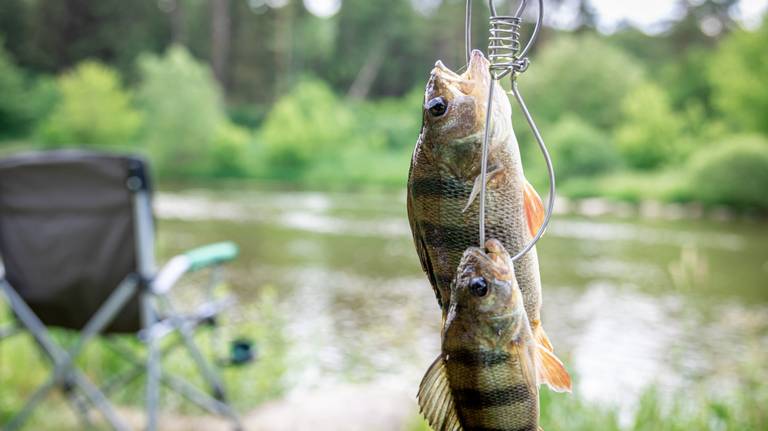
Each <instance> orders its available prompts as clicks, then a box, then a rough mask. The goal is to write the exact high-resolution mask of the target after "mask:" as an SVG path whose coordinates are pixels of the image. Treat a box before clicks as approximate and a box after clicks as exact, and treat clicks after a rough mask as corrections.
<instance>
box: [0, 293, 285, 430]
mask: <svg viewBox="0 0 768 431" xmlns="http://www.w3.org/2000/svg"><path fill="white" fill-rule="evenodd" d="M231 311H232V313H228V314H229V315H234V318H233V319H231V320H230V321H227V320H226V319H225V318H223V319H222V325H221V328H220V329H219V332H218V333H217V337H220V339H221V340H224V342H223V343H222V344H223V345H224V346H223V347H224V348H223V349H221V350H224V351H217V352H216V355H212V353H213V350H212V349H211V348H210V343H209V341H210V337H209V334H208V333H207V332H208V331H207V330H206V329H204V328H203V329H201V330H200V331H198V332H199V333H198V335H197V338H198V342H199V344H200V346H201V348H202V349H203V350H204V353H206V355H207V356H208V357H212V356H218V357H222V356H224V355H225V354H226V349H227V348H228V345H227V341H229V340H232V339H234V338H237V337H242V336H245V337H248V338H251V339H253V340H254V341H255V343H256V348H257V352H258V359H257V360H256V361H255V362H254V363H251V364H248V365H245V366H241V367H226V368H224V369H223V370H222V377H223V379H224V383H225V386H226V389H227V391H228V396H229V398H230V399H231V400H233V403H234V406H235V408H236V409H237V410H239V411H248V410H250V409H252V408H254V407H255V406H257V405H258V404H260V403H263V402H265V401H268V400H271V399H275V398H279V397H280V396H282V395H283V393H284V391H285V389H286V388H285V383H284V381H283V376H284V375H285V372H286V370H287V369H288V366H289V364H287V363H286V352H287V348H288V342H287V340H286V338H285V336H284V335H283V332H282V330H281V328H282V327H283V324H284V321H283V318H282V316H281V314H280V313H279V312H278V310H277V308H276V303H275V295H274V290H273V289H272V288H270V287H264V288H262V290H261V294H260V295H259V297H258V299H257V300H256V301H255V302H254V303H253V304H252V305H248V306H238V307H237V308H235V309H233V310H231ZM9 322H10V315H9V314H8V313H7V307H6V306H5V303H4V302H0V326H3V325H4V324H7V323H9ZM52 336H53V337H54V339H55V340H56V341H57V342H59V343H61V344H63V345H69V344H71V343H72V342H73V341H74V340H75V339H76V337H75V335H74V334H73V333H70V332H68V331H63V330H54V331H53V332H52ZM167 338H168V340H166V343H168V342H172V341H173V340H172V338H173V337H172V336H171V337H167ZM122 341H123V344H124V345H127V347H128V348H129V349H130V350H132V351H134V352H135V353H136V354H139V355H141V354H142V353H143V349H142V347H141V345H140V344H139V343H138V342H137V341H135V340H122ZM186 353H187V352H186V351H185V350H184V349H177V350H175V351H173V353H171V354H169V355H166V356H165V357H164V358H163V369H164V370H165V371H166V372H169V373H172V374H174V375H176V376H178V377H181V378H182V379H184V380H186V381H188V382H190V383H192V384H194V385H196V386H198V387H201V388H204V386H202V380H201V378H200V376H199V373H198V372H197V369H196V368H195V366H194V364H193V362H192V361H191V360H190V358H189V356H188V355H187V354H186ZM77 363H78V366H79V367H80V368H81V369H82V370H87V375H88V377H89V378H90V379H91V380H92V381H94V382H104V381H105V379H106V378H107V377H108V376H110V375H113V374H114V373H116V372H119V371H121V370H127V369H128V368H129V365H128V363H127V362H126V361H124V360H123V359H122V358H121V357H120V354H119V353H117V352H115V351H114V349H112V348H110V347H108V343H107V342H106V341H104V340H96V341H95V342H93V343H92V344H90V345H89V346H88V347H87V349H86V350H85V351H84V352H83V354H82V355H81V356H80V357H79V359H78V361H77ZM49 374H50V366H49V364H48V361H47V360H45V359H44V358H43V357H42V356H41V355H40V353H39V352H38V350H37V349H36V348H35V345H34V341H33V340H32V337H31V336H29V335H28V334H26V333H22V334H18V335H15V336H12V337H10V338H7V339H5V340H2V342H0V382H1V383H0V384H1V387H2V390H0V424H2V423H6V422H7V421H8V420H9V419H10V418H11V417H12V416H13V415H14V414H15V413H16V412H18V411H19V409H20V408H21V406H22V405H23V403H24V402H25V400H26V399H27V398H28V397H29V395H30V394H31V393H32V391H34V390H35V388H36V387H37V386H38V385H39V384H40V383H42V382H43V381H44V379H47V378H48V376H49ZM143 390H144V381H143V378H138V379H136V380H135V381H134V382H132V383H131V384H129V385H126V386H125V387H122V388H120V389H119V390H118V391H117V392H116V393H115V395H114V396H113V397H112V399H113V400H114V401H115V402H116V403H117V404H119V405H123V406H137V407H138V406H140V405H141V404H142V403H143ZM162 395H163V399H162V402H163V409H164V410H165V411H177V412H183V413H195V414H198V413H199V412H200V410H199V409H198V408H197V407H195V406H192V405H191V404H189V403H188V402H186V401H185V400H183V399H182V398H181V397H180V396H178V395H176V394H174V393H171V392H169V391H165V390H164V391H163V394H162ZM28 429H57V430H58V429H73V430H74V429H79V425H78V422H77V417H76V416H75V415H74V414H73V413H72V411H71V409H70V408H69V407H67V405H66V402H65V400H64V398H63V397H62V396H60V395H59V394H58V391H53V392H52V396H50V397H49V398H48V399H47V400H46V401H45V402H44V403H43V404H42V407H41V408H39V409H38V410H37V411H36V413H35V414H34V416H33V417H32V418H31V421H30V422H29V428H28Z"/></svg>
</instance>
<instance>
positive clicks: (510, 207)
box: [407, 51, 571, 391]
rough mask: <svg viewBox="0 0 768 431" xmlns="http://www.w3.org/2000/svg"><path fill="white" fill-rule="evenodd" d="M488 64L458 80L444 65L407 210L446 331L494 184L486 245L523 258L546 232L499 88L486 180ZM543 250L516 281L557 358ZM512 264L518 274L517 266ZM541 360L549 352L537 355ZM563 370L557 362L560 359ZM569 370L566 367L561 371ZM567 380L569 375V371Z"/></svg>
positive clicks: (548, 379)
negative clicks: (545, 321)
mask: <svg viewBox="0 0 768 431" xmlns="http://www.w3.org/2000/svg"><path fill="white" fill-rule="evenodd" d="M490 79H491V78H490V74H489V72H488V61H487V60H486V59H485V57H484V56H483V54H482V53H480V52H479V51H475V52H474V53H473V54H472V57H471V61H470V63H469V66H468V67H467V71H466V72H465V73H464V74H462V75H458V74H456V73H454V72H453V71H451V70H450V69H448V68H446V67H445V66H444V65H443V64H442V63H440V62H438V63H437V64H436V65H435V68H434V69H433V70H432V74H431V77H430V80H429V82H428V83H427V87H426V91H425V95H424V100H425V103H424V118H423V125H422V129H421V133H420V135H419V139H418V141H417V143H416V148H415V149H414V153H413V157H412V159H411V167H410V172H409V175H408V189H407V205H408V220H409V222H410V226H411V233H412V234H413V240H414V244H415V246H416V251H417V253H418V255H419V260H420V261H421V266H422V268H423V269H424V272H425V273H426V274H427V276H428V277H429V281H430V284H431V285H432V288H433V289H434V291H435V296H436V297H437V302H438V305H439V306H440V308H441V311H442V317H443V323H444V326H443V331H445V329H446V328H447V326H445V323H446V322H447V320H448V319H449V318H450V310H449V309H450V306H451V304H453V303H454V298H453V294H454V291H453V289H452V286H453V282H454V281H455V279H456V277H457V276H458V275H460V274H458V271H457V267H458V268H460V261H461V259H462V253H465V250H467V249H468V248H469V247H472V246H475V245H477V243H478V241H479V226H478V225H479V206H480V205H479V199H476V197H477V192H478V191H479V189H480V188H481V185H482V184H483V182H485V183H486V185H487V189H486V209H485V224H486V229H485V231H486V237H488V238H494V239H495V240H497V243H499V247H501V248H503V250H504V253H503V254H505V255H506V254H507V250H508V251H510V252H512V253H515V254H516V253H518V252H519V251H520V250H522V249H523V248H524V247H525V246H526V245H527V244H528V243H529V242H530V241H531V240H532V237H533V236H534V235H535V234H536V232H538V230H539V228H540V226H541V222H542V220H543V215H544V206H543V204H542V203H541V199H540V198H539V196H538V194H537V193H536V191H535V190H533V187H531V185H530V184H529V183H528V181H527V180H526V179H525V176H524V175H523V167H522V163H521V161H520V150H519V147H518V144H517V140H516V138H515V135H514V132H513V131H512V121H511V110H512V107H511V105H510V103H509V99H508V98H507V96H506V94H505V93H504V91H503V89H502V88H501V86H496V87H495V89H496V90H495V91H496V92H495V93H494V97H493V100H494V103H493V105H492V106H491V109H492V110H493V111H492V112H491V118H492V121H491V129H490V130H489V138H490V139H489V147H488V150H489V152H488V175H487V176H486V178H482V179H481V178H480V165H481V158H480V155H481V152H482V151H481V147H482V141H483V136H484V133H485V118H486V115H485V114H486V109H487V108H486V101H487V96H488V89H489V84H490ZM538 262H539V261H538V256H537V254H536V249H535V248H533V249H531V250H530V252H528V253H527V254H525V255H524V256H523V257H521V258H520V259H519V260H517V261H516V262H515V264H514V277H515V282H516V285H517V286H518V287H517V288H518V289H519V290H520V292H521V294H522V298H523V307H524V309H525V313H526V316H527V318H528V323H529V326H530V330H531V331H532V333H533V336H534V339H535V340H536V342H537V343H538V344H540V345H542V346H544V347H545V348H546V350H548V351H549V354H551V352H552V351H553V348H552V345H551V343H550V342H549V339H548V338H547V335H546V333H545V332H544V329H543V327H542V325H541V317H540V314H541V312H540V310H541V300H542V298H541V279H540V276H539V263H538ZM511 265H512V264H511V261H510V266H511ZM537 354H538V355H539V356H541V355H547V353H546V352H543V353H542V352H539V351H537ZM553 360H554V361H556V362H558V363H559V360H558V359H557V358H554V359H553ZM560 365H562V364H560ZM561 368H562V367H560V368H558V369H555V370H554V371H555V374H550V373H548V372H547V371H551V369H547V370H544V371H542V374H541V376H540V382H542V383H546V384H547V385H548V386H549V387H550V388H552V389H554V390H556V391H569V390H570V387H571V383H570V377H569V376H568V375H567V373H564V374H563V375H561V374H560V373H559V372H560V369H561ZM563 372H564V369H563Z"/></svg>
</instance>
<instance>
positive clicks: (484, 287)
mask: <svg viewBox="0 0 768 431" xmlns="http://www.w3.org/2000/svg"><path fill="white" fill-rule="evenodd" d="M469 291H470V292H472V294H473V295H475V296H477V297H483V296H485V295H487V294H488V283H487V282H486V281H485V278H483V277H474V278H472V279H471V280H469Z"/></svg>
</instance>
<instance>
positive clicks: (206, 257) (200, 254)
mask: <svg viewBox="0 0 768 431" xmlns="http://www.w3.org/2000/svg"><path fill="white" fill-rule="evenodd" d="M238 252H239V250H238V248H237V245H236V244H235V243H233V242H230V241H227V242H219V243H216V244H211V245H206V246H203V247H198V248H195V249H192V250H189V251H188V252H186V253H184V255H185V256H186V257H187V259H188V260H189V271H197V270H198V269H202V268H205V267H208V266H211V265H216V264H220V263H224V262H229V261H231V260H234V259H235V258H236V257H237V254H238Z"/></svg>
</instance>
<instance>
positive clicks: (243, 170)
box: [211, 122, 251, 178]
mask: <svg viewBox="0 0 768 431" xmlns="http://www.w3.org/2000/svg"><path fill="white" fill-rule="evenodd" d="M250 141H251V134H250V133H249V132H248V130H246V129H243V128H242V127H239V126H236V125H234V124H231V123H229V122H226V123H224V124H222V125H221V126H219V129H218V131H217V133H216V137H215V139H214V142H213V149H212V150H211V163H212V165H213V166H212V172H211V174H212V175H213V176H215V177H227V178H234V177H245V176H247V175H248V169H249V164H248V160H247V158H244V157H243V156H244V155H245V154H247V152H248V145H249V143H250Z"/></svg>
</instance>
